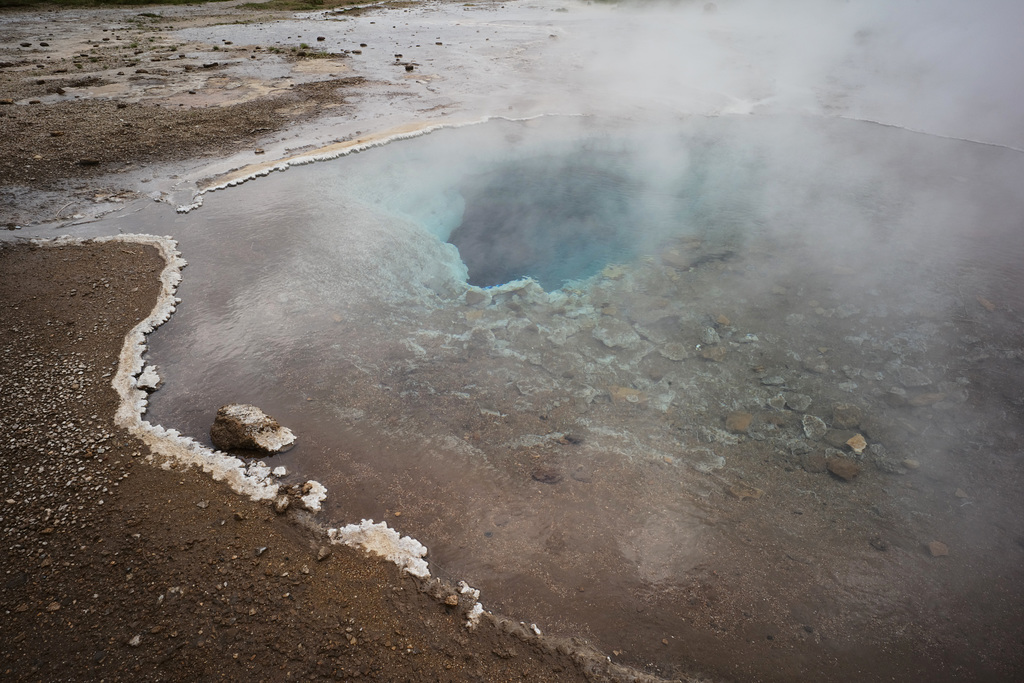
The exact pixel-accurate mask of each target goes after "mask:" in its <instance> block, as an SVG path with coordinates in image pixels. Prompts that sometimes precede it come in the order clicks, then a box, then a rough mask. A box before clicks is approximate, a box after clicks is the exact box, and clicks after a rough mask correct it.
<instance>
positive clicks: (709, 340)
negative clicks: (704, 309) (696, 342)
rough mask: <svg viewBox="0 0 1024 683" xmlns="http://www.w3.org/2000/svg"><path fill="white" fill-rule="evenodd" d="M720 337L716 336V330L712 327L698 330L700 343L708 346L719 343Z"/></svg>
mask: <svg viewBox="0 0 1024 683" xmlns="http://www.w3.org/2000/svg"><path fill="white" fill-rule="evenodd" d="M721 341H722V338H721V337H720V336H718V332H717V331H716V330H715V328H713V327H705V328H704V329H702V330H701V331H700V343H701V344H707V345H708V346H714V345H715V344H719V343H721Z"/></svg>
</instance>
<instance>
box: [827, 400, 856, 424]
mask: <svg viewBox="0 0 1024 683" xmlns="http://www.w3.org/2000/svg"><path fill="white" fill-rule="evenodd" d="M862 419H863V415H862V414H861V411H860V408H858V407H857V406H852V405H850V404H848V403H839V404H837V405H836V406H835V407H834V408H833V409H832V422H833V423H834V424H835V425H836V426H837V427H841V428H842V429H856V428H857V427H859V426H860V421H861V420H862Z"/></svg>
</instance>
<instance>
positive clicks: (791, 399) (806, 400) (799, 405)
mask: <svg viewBox="0 0 1024 683" xmlns="http://www.w3.org/2000/svg"><path fill="white" fill-rule="evenodd" d="M786 407H787V408H789V409H790V410H795V411H796V412H798V413H805V412H807V409H808V408H810V407H811V397H810V396H808V395H807V394H786Z"/></svg>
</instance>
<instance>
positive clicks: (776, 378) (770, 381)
mask: <svg viewBox="0 0 1024 683" xmlns="http://www.w3.org/2000/svg"><path fill="white" fill-rule="evenodd" d="M785 383H786V378H785V377H782V376H781V375H770V376H768V377H764V378H762V379H761V384H763V385H765V386H766V387H781V386H782V385H784V384H785Z"/></svg>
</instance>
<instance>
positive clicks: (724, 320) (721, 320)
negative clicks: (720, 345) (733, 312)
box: [715, 315, 732, 327]
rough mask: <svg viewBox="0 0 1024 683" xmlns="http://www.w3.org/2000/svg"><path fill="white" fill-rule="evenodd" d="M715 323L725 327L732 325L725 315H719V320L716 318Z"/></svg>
mask: <svg viewBox="0 0 1024 683" xmlns="http://www.w3.org/2000/svg"><path fill="white" fill-rule="evenodd" d="M715 322H716V323H718V324H719V325H723V326H725V327H728V326H729V325H731V324H732V323H731V322H729V319H728V318H727V317H725V316H724V315H719V316H718V317H717V318H715Z"/></svg>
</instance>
